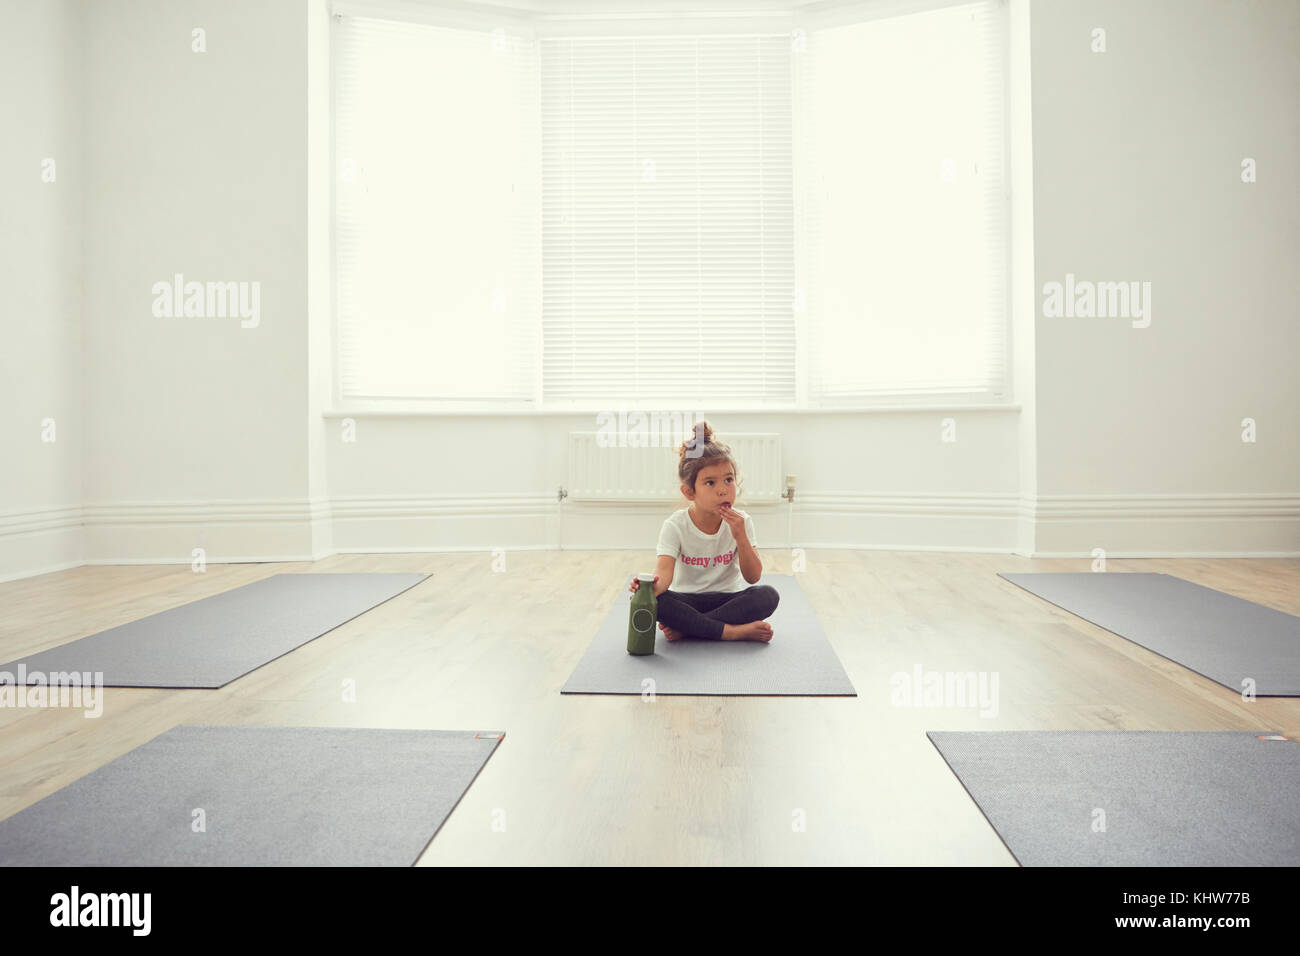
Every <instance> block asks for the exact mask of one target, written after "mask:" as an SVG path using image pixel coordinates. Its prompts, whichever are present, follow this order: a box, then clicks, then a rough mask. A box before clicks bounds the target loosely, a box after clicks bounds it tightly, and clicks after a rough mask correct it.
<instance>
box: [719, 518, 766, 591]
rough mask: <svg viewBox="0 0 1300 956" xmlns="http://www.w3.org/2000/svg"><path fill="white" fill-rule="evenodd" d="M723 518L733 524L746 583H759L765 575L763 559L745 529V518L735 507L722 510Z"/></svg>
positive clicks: (737, 553) (732, 529) (732, 531)
mask: <svg viewBox="0 0 1300 956" xmlns="http://www.w3.org/2000/svg"><path fill="white" fill-rule="evenodd" d="M722 517H723V520H725V521H726V522H727V524H729V525H730V526H731V536H732V537H733V538H735V539H736V556H737V558H738V559H739V560H740V573H741V576H742V577H744V579H745V583H746V584H757V583H758V579H759V578H761V577H762V576H763V560H762V559H761V558H760V557H759V556H758V549H756V548H755V547H754V546H753V545H752V544H751V543H750V541H749V532H748V531H746V530H745V519H744V518H743V517H742V516H741V515H739V514H737V513H736V512H735V511H734V509H731V508H727V509H724V511H723V512H722Z"/></svg>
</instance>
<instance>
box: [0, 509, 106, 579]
mask: <svg viewBox="0 0 1300 956" xmlns="http://www.w3.org/2000/svg"><path fill="white" fill-rule="evenodd" d="M84 563H85V539H84V536H83V534H82V527H81V506H80V505H60V506H51V507H46V508H27V509H23V510H21V511H6V512H2V513H0V582H3V581H17V580H19V579H21V578H30V577H34V576H36V575H38V574H49V573H51V572H53V571H66V570H67V569H68V568H76V567H80V566H81V565H82V564H84Z"/></svg>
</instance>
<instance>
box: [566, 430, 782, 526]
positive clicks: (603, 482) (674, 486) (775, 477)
mask: <svg viewBox="0 0 1300 956" xmlns="http://www.w3.org/2000/svg"><path fill="white" fill-rule="evenodd" d="M598 435H599V433H597V432H570V433H569V474H568V482H567V484H566V486H565V487H566V490H567V491H568V493H569V497H570V498H572V499H574V500H575V501H682V500H684V499H683V498H682V493H681V482H680V481H679V480H678V478H677V463H678V460H679V459H678V457H677V448H675V447H674V448H667V447H664V446H662V445H660V446H658V447H654V446H651V447H648V448H633V447H622V446H617V445H615V446H611V447H606V446H603V445H601V444H600V443H599V442H598V441H597V437H598ZM601 437H604V438H605V439H606V440H608V437H609V436H608V435H605V436H601ZM718 437H719V438H720V439H721V440H722V441H723V442H725V443H726V444H727V445H729V446H731V453H732V455H734V456H735V459H736V464H737V465H738V466H739V471H740V478H741V481H742V482H743V483H744V484H743V487H742V488H741V494H740V500H739V505H740V507H741V508H742V509H743V508H744V506H745V502H747V501H750V502H754V501H776V500H778V499H779V498H780V497H781V495H782V494H783V493H784V492H785V476H784V475H783V474H782V472H781V436H780V435H775V434H773V435H758V434H734V433H730V432H729V433H727V434H725V435H719V436H718Z"/></svg>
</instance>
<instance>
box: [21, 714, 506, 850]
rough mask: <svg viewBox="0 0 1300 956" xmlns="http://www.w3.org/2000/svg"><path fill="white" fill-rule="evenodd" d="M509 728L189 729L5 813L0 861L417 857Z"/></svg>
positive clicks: (170, 733)
mask: <svg viewBox="0 0 1300 956" xmlns="http://www.w3.org/2000/svg"><path fill="white" fill-rule="evenodd" d="M502 736H504V735H503V734H500V733H498V732H495V731H494V732H492V733H483V734H476V733H474V732H473V731H445V730H367V729H357V728H350V727H349V728H334V727H237V726H195V725H181V726H178V727H174V728H172V729H171V730H169V731H167V732H166V733H165V734H162V735H161V736H159V737H155V738H154V739H153V740H151V741H149V742H148V743H146V744H143V745H142V746H140V747H137V748H136V749H135V750H132V751H130V752H129V753H126V754H123V755H122V756H121V757H118V758H117V759H116V760H114V761H112V762H111V763H109V764H106V765H105V766H103V767H100V768H99V769H98V770H96V771H94V772H92V773H90V774H88V775H87V776H85V777H82V778H81V779H80V780H76V781H74V782H73V783H70V784H69V785H68V786H66V787H64V788H63V789H62V790H59V791H58V792H56V793H53V794H51V795H50V796H48V797H46V798H45V799H44V800H41V801H39V802H37V803H35V804H33V805H32V806H30V807H28V808H27V809H25V810H21V811H19V812H18V813H16V814H14V815H13V816H11V817H9V818H8V819H7V820H3V821H0V864H2V865H6V866H408V865H410V864H412V863H414V862H415V861H416V859H417V858H418V857H419V856H420V854H421V853H422V852H423V851H424V848H425V847H426V846H427V845H428V843H429V841H430V840H432V839H433V835H434V834H435V833H437V831H438V828H439V827H441V826H442V824H443V821H444V820H446V819H447V816H448V815H449V814H450V813H451V811H452V808H454V807H455V806H456V804H457V803H458V802H459V801H460V798H461V797H462V796H463V795H464V793H465V791H466V790H467V789H468V788H469V785H470V784H471V783H472V782H473V781H474V778H475V777H476V776H478V773H479V771H480V770H482V768H483V765H484V764H486V763H487V760H488V758H489V757H490V756H492V753H493V752H494V751H495V750H496V747H497V744H498V743H500V739H501V737H502Z"/></svg>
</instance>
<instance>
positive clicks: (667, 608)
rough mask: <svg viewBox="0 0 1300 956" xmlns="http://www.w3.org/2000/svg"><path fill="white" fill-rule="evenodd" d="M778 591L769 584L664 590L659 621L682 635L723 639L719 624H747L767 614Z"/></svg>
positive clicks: (759, 619) (776, 602)
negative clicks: (735, 588)
mask: <svg viewBox="0 0 1300 956" xmlns="http://www.w3.org/2000/svg"><path fill="white" fill-rule="evenodd" d="M780 600H781V595H780V594H778V593H777V590H776V588H774V587H772V586H771V585H770V584H755V585H754V586H753V587H749V588H745V590H743V591H699V592H696V593H694V594H688V593H685V592H683V591H672V590H669V591H665V592H663V593H662V594H660V595H659V598H658V602H659V621H660V623H661V624H664V625H666V626H667V627H671V628H672V629H673V630H674V631H680V632H681V633H682V636H683V637H703V638H707V639H709V640H714V641H719V640H722V625H724V624H748V623H749V622H750V621H761V620H763V619H764V618H767V617H770V616H771V614H772V612H773V611H775V610H776V606H777V604H778V603H779V602H780Z"/></svg>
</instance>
